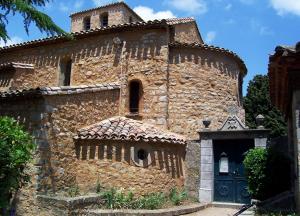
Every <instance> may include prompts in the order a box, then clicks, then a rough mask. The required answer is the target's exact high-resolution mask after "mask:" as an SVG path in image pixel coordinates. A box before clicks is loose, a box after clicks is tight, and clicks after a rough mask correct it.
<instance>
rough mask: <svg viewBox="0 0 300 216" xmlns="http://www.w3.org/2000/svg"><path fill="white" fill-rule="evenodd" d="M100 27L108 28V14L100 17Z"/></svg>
mask: <svg viewBox="0 0 300 216" xmlns="http://www.w3.org/2000/svg"><path fill="white" fill-rule="evenodd" d="M100 26H101V27H106V26H108V13H103V14H101V16H100Z"/></svg>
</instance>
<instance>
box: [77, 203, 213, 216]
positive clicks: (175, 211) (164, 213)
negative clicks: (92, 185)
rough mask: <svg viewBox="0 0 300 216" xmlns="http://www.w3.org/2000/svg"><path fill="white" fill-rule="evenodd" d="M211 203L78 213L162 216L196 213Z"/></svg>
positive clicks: (82, 213) (95, 210)
mask: <svg viewBox="0 0 300 216" xmlns="http://www.w3.org/2000/svg"><path fill="white" fill-rule="evenodd" d="M210 206H211V204H206V203H199V204H192V205H187V206H177V207H173V208H167V209H157V210H140V209H139V210H130V209H119V210H107V209H105V210H104V209H94V210H87V211H85V212H80V213H79V214H78V215H86V216H98V215H101V216H113V215H115V216H122V215H124V216H125V215H126V216H129V215H141V216H142V215H143V216H154V215H161V216H170V215H185V214H189V213H194V212H197V211H200V210H203V209H205V208H208V207H210Z"/></svg>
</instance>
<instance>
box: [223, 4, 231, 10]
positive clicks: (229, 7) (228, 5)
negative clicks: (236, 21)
mask: <svg viewBox="0 0 300 216" xmlns="http://www.w3.org/2000/svg"><path fill="white" fill-rule="evenodd" d="M231 8H232V4H230V3H229V4H227V5H226V6H225V8H224V9H225V10H227V11H229V10H230V9H231Z"/></svg>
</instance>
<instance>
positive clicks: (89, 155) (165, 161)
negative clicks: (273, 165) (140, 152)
mask: <svg viewBox="0 0 300 216" xmlns="http://www.w3.org/2000/svg"><path fill="white" fill-rule="evenodd" d="M99 142H101V141H91V140H89V141H88V143H87V141H76V142H75V150H76V157H77V159H78V160H99V161H111V162H114V161H117V162H122V163H126V164H128V165H130V166H135V167H139V168H144V169H152V168H154V169H159V170H162V171H164V172H166V173H168V174H171V176H172V178H179V177H182V176H183V172H184V171H183V160H184V150H182V151H181V150H178V147H176V146H174V147H173V146H169V147H168V148H164V147H163V146H162V145H158V146H156V144H154V145H152V147H150V148H147V151H148V153H149V157H146V158H145V159H144V160H142V161H140V160H139V159H137V157H136V155H134V154H135V153H134V152H135V151H132V149H134V148H137V147H138V145H139V143H137V145H132V144H130V143H114V144H110V143H107V142H106V141H103V142H101V143H99ZM183 149H184V148H183Z"/></svg>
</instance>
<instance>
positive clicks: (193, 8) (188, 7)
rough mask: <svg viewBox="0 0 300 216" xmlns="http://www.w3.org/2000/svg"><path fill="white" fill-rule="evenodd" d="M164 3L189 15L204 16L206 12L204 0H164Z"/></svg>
mask: <svg viewBox="0 0 300 216" xmlns="http://www.w3.org/2000/svg"><path fill="white" fill-rule="evenodd" d="M164 3H166V4H168V5H169V6H172V7H173V8H175V9H177V10H181V11H184V12H187V13H190V14H194V15H196V14H204V13H206V12H207V10H208V9H207V4H206V2H205V0H184V1H183V0H165V1H164Z"/></svg>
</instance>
